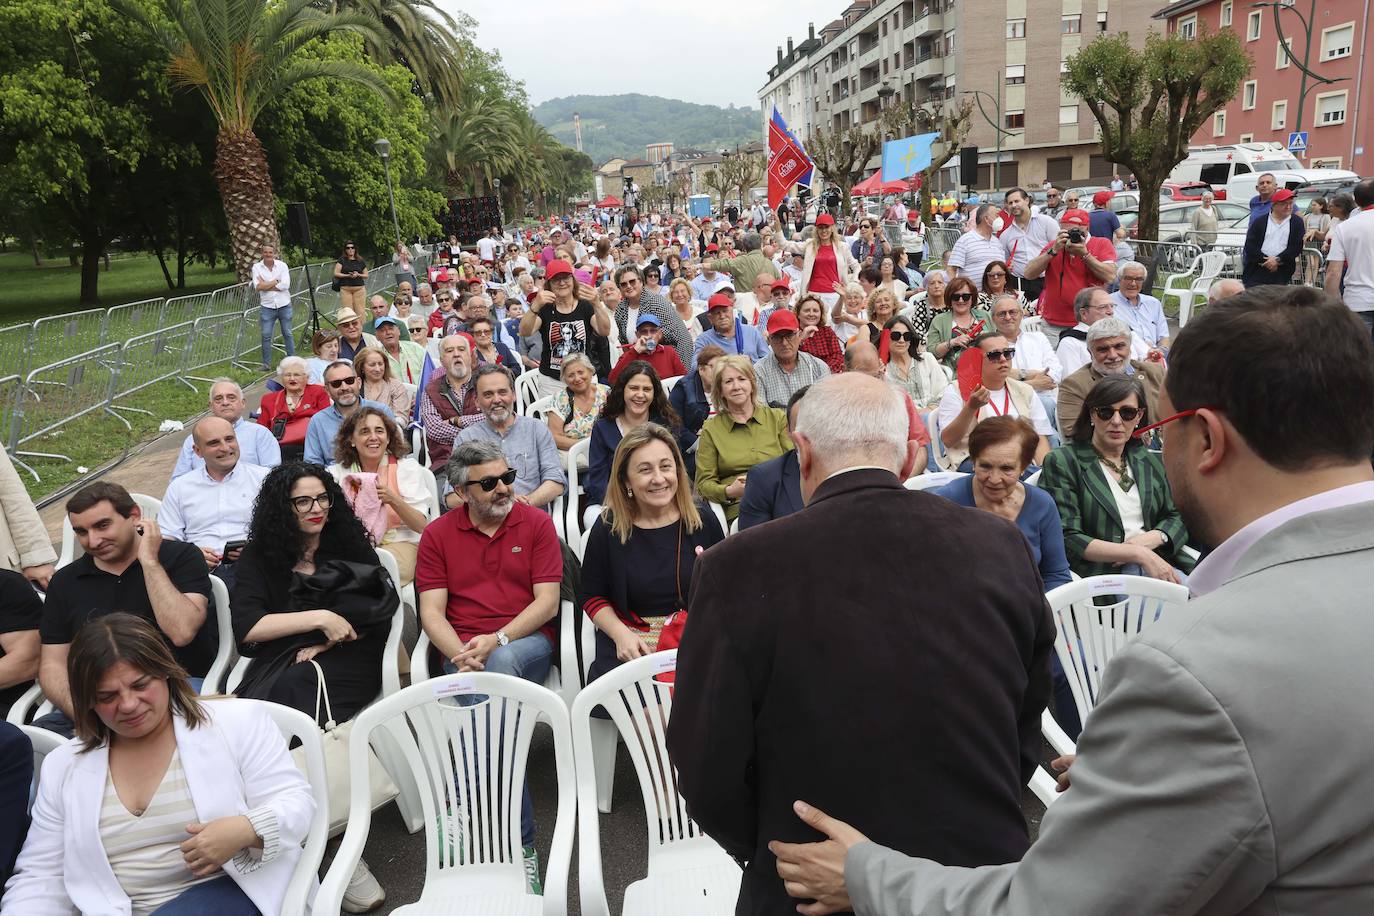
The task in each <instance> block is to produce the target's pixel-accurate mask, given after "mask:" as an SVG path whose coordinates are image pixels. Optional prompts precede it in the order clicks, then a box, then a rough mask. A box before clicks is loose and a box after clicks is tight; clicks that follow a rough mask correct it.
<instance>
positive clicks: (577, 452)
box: [564, 436, 592, 543]
mask: <svg viewBox="0 0 1374 916" xmlns="http://www.w3.org/2000/svg"><path fill="white" fill-rule="evenodd" d="M591 454H592V440H591V437H590V436H589V437H587V438H585V439H578V440H577V441H576V442H574V443H573V447H572V448H570V449H568V491H567V494H566V495H567V498H568V499H567V506H566V509H567V517H566V520H565V525H564V530H565V531H566V532H567V538H566V540H567V541H568V543H572V542H573V540H574V539H576V538H580V537H581V536H582V532H583V531H584V530H586V528H587V527H588V526H585V525H583V524H582V512H581V510H580V509H578V505H579V499H578V497H580V496H582V495H583V490H582V484H581V482H580V481H579V480H578V478H579V476H581V474H580V472H579V471H578V469H577V464H578V462H579V461H581V460H585V459H589V458H590V457H591Z"/></svg>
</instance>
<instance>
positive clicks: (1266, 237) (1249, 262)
mask: <svg viewBox="0 0 1374 916" xmlns="http://www.w3.org/2000/svg"><path fill="white" fill-rule="evenodd" d="M1269 201H1270V203H1271V205H1272V206H1271V208H1270V210H1269V214H1268V215H1267V216H1264V217H1262V218H1257V219H1252V220H1251V221H1250V228H1249V229H1247V230H1246V231H1245V248H1244V249H1243V251H1242V253H1241V264H1242V270H1241V279H1242V280H1243V281H1244V282H1245V286H1246V288H1247V289H1249V288H1250V287H1252V286H1287V285H1288V284H1289V283H1292V282H1293V272H1294V271H1295V270H1297V267H1298V255H1300V254H1302V237H1303V235H1304V234H1305V233H1306V231H1307V227H1306V225H1305V224H1304V223H1303V220H1302V217H1299V216H1294V215H1293V192H1292V191H1290V190H1288V189H1287V188H1280V189H1279V190H1277V191H1275V192H1274V196H1273V197H1271V198H1269Z"/></svg>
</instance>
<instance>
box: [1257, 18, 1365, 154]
mask: <svg viewBox="0 0 1374 916" xmlns="http://www.w3.org/2000/svg"><path fill="white" fill-rule="evenodd" d="M1250 5H1251V6H1252V7H1255V8H1256V9H1263V8H1264V7H1266V6H1267V7H1269V8H1270V9H1272V10H1273V11H1274V34H1275V35H1276V36H1278V39H1279V46H1280V47H1286V45H1287V41H1286V39H1285V38H1284V37H1283V22H1282V21H1281V20H1280V17H1279V12H1280V11H1281V10H1288V11H1289V12H1291V13H1292V14H1293V15H1294V16H1297V17H1298V21H1299V22H1301V23H1302V31H1303V46H1302V60H1298V59H1297V58H1296V57H1295V56H1293V49H1292V48H1286V52H1285V53H1286V54H1287V56H1288V59H1289V60H1290V61H1292V63H1293V66H1295V67H1297V68H1298V72H1300V73H1301V74H1302V79H1301V80H1300V81H1299V83H1298V112H1297V115H1296V116H1295V117H1294V119H1293V129H1294V130H1295V131H1301V130H1302V109H1303V103H1305V102H1306V101H1307V93H1309V92H1311V91H1312V90H1313V89H1316V88H1317V87H1318V86H1330V85H1333V84H1335V83H1339V82H1342V81H1343V80H1346V79H1348V78H1349V77H1344V76H1341V77H1337V78H1335V79H1331V78H1330V77H1325V76H1322V75H1320V74H1318V73H1313V72H1312V70H1311V68H1309V67H1308V62H1309V61H1310V60H1311V58H1312V22H1313V20H1315V19H1316V18H1317V0H1312V4H1311V8H1310V10H1309V13H1308V15H1306V16H1304V15H1303V14H1302V13H1301V12H1299V11H1298V8H1297V6H1295V5H1294V2H1293V0H1266V2H1260V3H1252V4H1250ZM1308 77H1311V78H1312V84H1311V85H1308V82H1307V79H1308ZM1302 152H1303V158H1304V159H1306V158H1307V150H1303V151H1302Z"/></svg>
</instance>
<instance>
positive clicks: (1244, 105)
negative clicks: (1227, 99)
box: [1240, 80, 1259, 111]
mask: <svg viewBox="0 0 1374 916" xmlns="http://www.w3.org/2000/svg"><path fill="white" fill-rule="evenodd" d="M1258 95H1259V83H1258V82H1257V81H1256V80H1246V81H1245V89H1244V90H1243V91H1242V93H1241V102H1240V107H1241V109H1242V110H1243V111H1249V110H1250V109H1252V108H1254V107H1255V98H1256V97H1257V96H1258Z"/></svg>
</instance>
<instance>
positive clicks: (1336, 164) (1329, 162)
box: [1312, 156, 1341, 169]
mask: <svg viewBox="0 0 1374 916" xmlns="http://www.w3.org/2000/svg"><path fill="white" fill-rule="evenodd" d="M1340 167H1341V157H1340V156H1337V157H1336V158H1334V159H1313V160H1312V168H1314V169H1338V168H1340Z"/></svg>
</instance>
